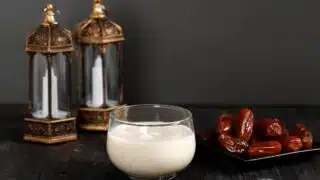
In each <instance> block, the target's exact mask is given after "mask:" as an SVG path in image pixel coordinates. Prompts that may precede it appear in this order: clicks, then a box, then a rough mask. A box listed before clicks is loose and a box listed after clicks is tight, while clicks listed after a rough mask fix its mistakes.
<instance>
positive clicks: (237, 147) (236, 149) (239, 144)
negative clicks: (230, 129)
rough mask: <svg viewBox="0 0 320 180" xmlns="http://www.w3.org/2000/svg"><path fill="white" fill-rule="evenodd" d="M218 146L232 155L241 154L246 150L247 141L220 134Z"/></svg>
mask: <svg viewBox="0 0 320 180" xmlns="http://www.w3.org/2000/svg"><path fill="white" fill-rule="evenodd" d="M219 143H220V145H221V146H222V147H223V148H224V149H226V150H228V151H229V152H232V153H237V154H243V153H245V152H246V150H247V148H248V143H247V141H244V140H241V139H238V138H234V137H231V136H229V135H227V134H221V135H220V136H219Z"/></svg>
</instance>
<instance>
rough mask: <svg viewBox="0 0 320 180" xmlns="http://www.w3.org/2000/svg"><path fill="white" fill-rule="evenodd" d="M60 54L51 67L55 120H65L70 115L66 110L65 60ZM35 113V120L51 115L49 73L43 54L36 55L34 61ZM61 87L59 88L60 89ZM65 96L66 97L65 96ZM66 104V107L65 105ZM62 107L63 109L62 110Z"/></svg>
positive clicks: (52, 103) (52, 110)
mask: <svg viewBox="0 0 320 180" xmlns="http://www.w3.org/2000/svg"><path fill="white" fill-rule="evenodd" d="M63 57H64V56H63V55H61V54H59V55H57V56H56V57H54V58H53V64H52V67H51V73H50V76H51V114H52V117H53V118H64V117H66V116H67V115H68V112H67V110H68V109H66V102H67V101H66V100H64V99H67V98H68V95H67V93H66V90H65V89H66V87H67V86H66V78H65V71H66V66H65V63H66V61H65V59H64V58H63ZM32 66H33V69H34V71H33V84H32V86H33V111H32V115H33V117H35V118H47V117H48V115H49V91H48V87H49V84H48V80H49V72H48V66H47V59H46V57H45V56H44V55H42V54H39V53H38V54H36V55H35V56H34V59H33V64H32ZM58 87H59V88H58ZM63 95H64V96H63ZM63 104H64V105H63ZM60 106H61V107H62V109H61V108H60Z"/></svg>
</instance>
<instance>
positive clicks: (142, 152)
mask: <svg viewBox="0 0 320 180" xmlns="http://www.w3.org/2000/svg"><path fill="white" fill-rule="evenodd" d="M195 149H196V142H195V135H194V132H193V131H192V130H191V129H190V128H189V127H187V126H184V125H170V126H134V125H127V124H120V125H118V126H115V127H114V128H112V129H109V132H108V138H107V152H108V155H109V158H110V160H111V162H112V163H113V164H114V165H115V166H116V167H117V168H119V169H120V170H122V171H123V172H125V173H127V174H128V175H130V176H133V177H143V178H153V177H159V176H163V175H168V174H172V173H175V172H178V171H181V170H183V169H184V168H185V167H186V166H188V164H189V163H190V162H191V160H192V159H193V156H194V153H195Z"/></svg>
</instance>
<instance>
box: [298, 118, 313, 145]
mask: <svg viewBox="0 0 320 180" xmlns="http://www.w3.org/2000/svg"><path fill="white" fill-rule="evenodd" d="M293 134H294V135H295V136H298V137H299V138H301V141H302V144H303V148H304V149H312V143H313V136H312V133H311V132H310V131H309V130H308V129H307V128H306V127H305V126H304V125H303V124H296V129H295V131H294V133H293Z"/></svg>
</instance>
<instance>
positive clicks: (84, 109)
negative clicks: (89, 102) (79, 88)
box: [79, 105, 125, 112]
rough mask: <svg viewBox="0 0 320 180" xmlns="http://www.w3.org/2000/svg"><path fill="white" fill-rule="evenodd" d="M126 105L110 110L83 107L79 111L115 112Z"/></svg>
mask: <svg viewBox="0 0 320 180" xmlns="http://www.w3.org/2000/svg"><path fill="white" fill-rule="evenodd" d="M123 106H125V105H121V106H113V107H110V108H86V107H82V108H80V109H79V110H81V111H101V112H102V111H103V112H104V111H112V110H115V109H118V108H121V107H123Z"/></svg>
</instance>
